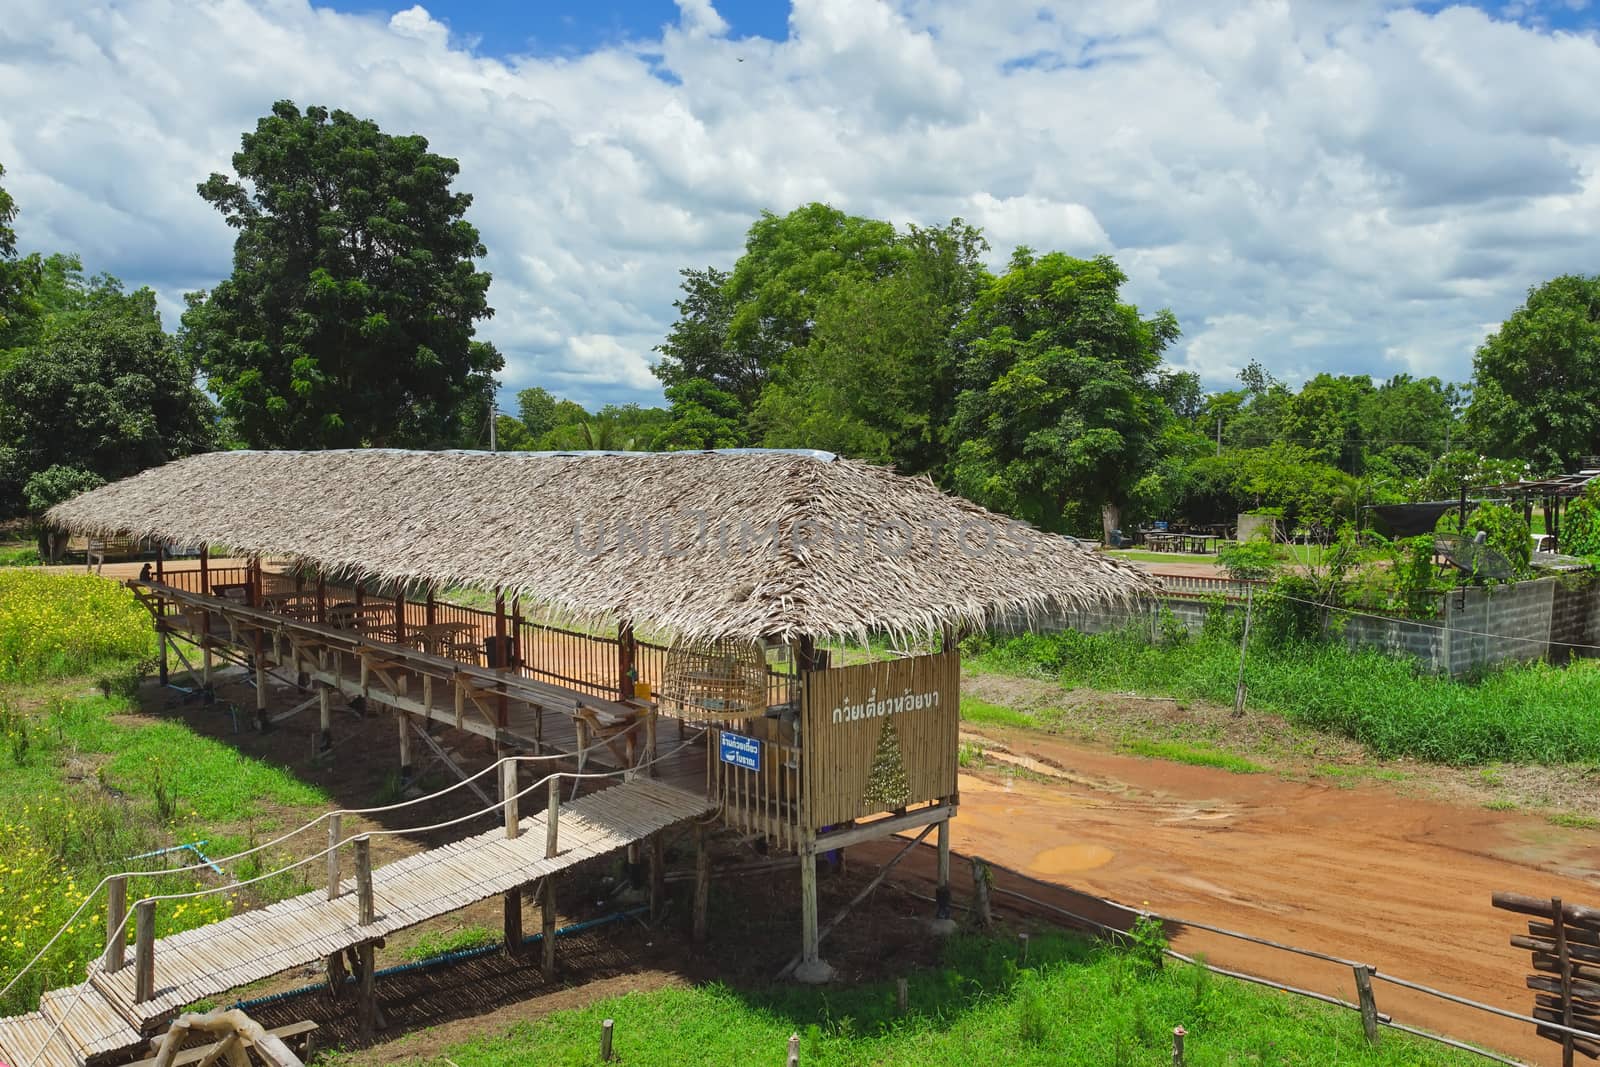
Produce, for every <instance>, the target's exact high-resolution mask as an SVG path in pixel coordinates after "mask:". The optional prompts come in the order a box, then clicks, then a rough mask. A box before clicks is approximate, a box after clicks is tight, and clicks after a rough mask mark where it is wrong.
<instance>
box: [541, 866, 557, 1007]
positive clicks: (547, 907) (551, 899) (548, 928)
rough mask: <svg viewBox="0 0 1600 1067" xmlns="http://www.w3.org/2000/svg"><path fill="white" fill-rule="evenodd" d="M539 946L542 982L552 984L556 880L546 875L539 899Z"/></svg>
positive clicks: (554, 966)
mask: <svg viewBox="0 0 1600 1067" xmlns="http://www.w3.org/2000/svg"><path fill="white" fill-rule="evenodd" d="M539 944H540V947H541V948H543V949H544V959H543V961H542V964H541V966H542V969H543V972H544V980H545V981H547V982H553V981H555V978H556V880H555V876H553V875H548V874H547V875H545V878H544V886H543V891H542V895H541V896H540V898H539Z"/></svg>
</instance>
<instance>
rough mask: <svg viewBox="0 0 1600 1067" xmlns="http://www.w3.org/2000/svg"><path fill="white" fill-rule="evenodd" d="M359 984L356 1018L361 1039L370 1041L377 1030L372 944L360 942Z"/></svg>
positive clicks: (376, 1002) (376, 1001) (376, 1000)
mask: <svg viewBox="0 0 1600 1067" xmlns="http://www.w3.org/2000/svg"><path fill="white" fill-rule="evenodd" d="M360 951H361V986H360V991H359V993H358V994H357V998H356V1018H357V1020H358V1029H359V1031H360V1035H361V1040H362V1041H371V1040H372V1038H373V1036H374V1035H375V1034H376V1033H377V1030H378V999H377V991H376V990H375V989H374V988H373V980H374V979H373V972H374V970H375V968H374V966H373V946H372V942H371V941H363V942H361V950H360Z"/></svg>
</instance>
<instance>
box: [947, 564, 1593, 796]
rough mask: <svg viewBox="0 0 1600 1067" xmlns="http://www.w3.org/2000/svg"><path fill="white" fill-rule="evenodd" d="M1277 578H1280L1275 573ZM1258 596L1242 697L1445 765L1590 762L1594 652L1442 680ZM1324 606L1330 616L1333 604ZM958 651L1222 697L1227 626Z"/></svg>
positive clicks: (1093, 683) (1376, 747) (1020, 667)
mask: <svg viewBox="0 0 1600 1067" xmlns="http://www.w3.org/2000/svg"><path fill="white" fill-rule="evenodd" d="M1287 581H1288V579H1287V578H1285V579H1280V585H1281V584H1283V583H1284V582H1287ZM1270 604H1271V598H1266V599H1265V600H1263V599H1258V600H1257V602H1256V612H1257V615H1256V619H1255V622H1254V624H1253V625H1252V628H1251V634H1252V642H1251V649H1250V652H1249V657H1248V660H1247V665H1246V681H1247V683H1248V686H1249V701H1250V705H1251V706H1252V707H1256V708H1260V709H1262V710H1265V711H1273V712H1278V713H1280V714H1282V715H1284V716H1286V717H1287V718H1289V719H1291V720H1293V721H1294V722H1296V723H1300V724H1302V725H1305V726H1308V727H1311V728H1313V729H1319V730H1328V731H1332V732H1334V733H1339V734H1343V735H1344V736H1347V737H1351V738H1354V739H1355V740H1357V741H1360V742H1361V743H1363V744H1365V745H1367V746H1368V747H1369V748H1371V749H1372V750H1373V752H1374V753H1375V754H1376V755H1378V756H1381V757H1384V758H1395V757H1400V756H1410V757H1414V758H1417V759H1424V760H1429V761H1432V762H1435V763H1446V764H1453V765H1469V764H1480V763H1486V762H1492V761H1497V760H1499V761H1508V762H1520V763H1548V764H1560V763H1579V764H1594V763H1600V721H1597V720H1596V719H1595V717H1594V715H1593V714H1592V712H1591V710H1590V709H1591V708H1592V706H1593V694H1594V692H1595V691H1596V687H1597V686H1600V661H1595V660H1574V661H1573V662H1572V663H1571V664H1570V665H1568V666H1566V667H1552V666H1549V665H1547V664H1543V663H1534V664H1529V665H1524V666H1513V667H1505V668H1502V669H1497V670H1491V671H1488V672H1486V673H1485V674H1484V675H1483V676H1482V677H1481V678H1480V679H1478V680H1476V681H1470V682H1467V681H1453V680H1451V679H1448V678H1439V677H1434V676H1432V675H1422V674H1419V673H1418V672H1417V667H1416V663H1415V661H1414V660H1412V659H1409V658H1406V657H1396V656H1388V655H1385V654H1383V653H1381V652H1378V651H1375V650H1372V649H1358V650H1352V649H1349V648H1346V647H1345V646H1344V645H1342V644H1339V643H1335V642H1322V641H1299V640H1290V639H1286V636H1285V635H1282V634H1279V635H1273V634H1272V633H1271V629H1272V625H1273V624H1272V623H1271V622H1270V621H1269V616H1268V615H1266V614H1265V613H1264V612H1263V608H1264V607H1268V606H1269V605H1270ZM1311 612H1312V613H1313V617H1314V618H1315V619H1316V626H1315V629H1316V630H1318V631H1320V615H1321V613H1322V609H1321V608H1317V607H1314V606H1313V608H1312V609H1311ZM1332 614H1333V615H1334V617H1335V618H1337V615H1338V613H1337V611H1335V612H1333V613H1332ZM1307 628H1310V627H1309V626H1308V627H1307ZM970 663H971V665H973V666H976V667H978V668H980V669H989V670H996V671H1002V672H1006V673H1022V674H1034V675H1044V676H1047V677H1054V678H1057V679H1059V680H1060V681H1061V682H1062V683H1063V684H1066V685H1074V686H1085V687H1088V688H1093V689H1100V690H1105V691H1108V692H1140V693H1158V694H1162V695H1166V696H1171V697H1176V698H1178V699H1198V700H1211V701H1215V702H1217V703H1221V704H1231V703H1232V702H1233V695H1234V683H1235V682H1236V680H1237V678H1238V671H1239V637H1238V634H1237V633H1236V632H1235V633H1228V632H1226V628H1223V627H1218V628H1216V629H1213V628H1210V627H1208V628H1206V630H1205V631H1203V632H1202V633H1201V634H1199V635H1197V636H1196V637H1195V638H1194V639H1193V640H1191V641H1190V642H1189V643H1188V644H1186V645H1182V646H1178V647H1175V648H1172V647H1159V646H1156V645H1153V644H1151V642H1150V639H1149V634H1148V628H1147V627H1138V628H1133V629H1129V630H1126V631H1121V632H1117V633H1110V634H1095V635H1090V634H1082V633H1078V632H1075V631H1062V632H1060V633H1052V634H1023V635H1019V636H1017V637H1013V638H1006V639H1001V640H997V641H995V642H994V644H993V645H992V646H991V647H990V648H989V649H988V650H987V651H985V652H982V653H980V654H979V655H977V656H976V657H975V659H973V660H972V661H970Z"/></svg>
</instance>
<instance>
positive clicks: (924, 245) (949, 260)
mask: <svg viewBox="0 0 1600 1067" xmlns="http://www.w3.org/2000/svg"><path fill="white" fill-rule="evenodd" d="M898 240H899V241H900V243H901V244H902V246H903V247H904V249H905V252H906V254H905V256H904V258H903V259H902V261H901V262H900V264H899V266H898V268H897V269H896V270H895V272H894V273H893V274H890V275H887V276H883V277H861V278H853V279H848V280H846V281H843V282H841V283H840V284H839V287H838V289H837V290H836V291H835V292H834V294H833V295H832V296H831V297H830V298H829V299H828V300H827V301H826V302H825V303H823V304H822V305H821V307H820V308H819V309H818V311H817V316H816V324H815V327H814V329H813V331H812V334H811V337H810V340H809V341H808V343H807V344H806V347H805V348H803V349H800V350H798V351H797V352H796V353H795V354H794V355H793V357H792V359H791V365H790V367H789V369H788V370H787V372H786V373H784V374H781V375H779V376H778V378H777V379H776V380H775V381H774V382H773V383H772V384H771V385H769V386H768V388H767V389H766V391H765V392H764V393H763V394H762V396H761V400H760V404H759V406H758V408H757V411H756V414H755V418H754V422H755V423H756V424H757V425H758V427H759V428H760V431H761V434H762V438H763V441H764V443H765V444H767V445H768V446H772V447H786V448H792V447H809V448H822V449H828V450H830V451H834V452H839V453H843V454H846V455H850V456H855V457H857V458H862V459H868V460H872V461H874V462H880V463H892V464H893V465H894V466H895V467H896V468H897V469H899V470H900V471H901V472H903V473H906V474H928V473H931V474H935V475H937V476H940V477H942V476H943V474H944V471H943V467H944V465H945V461H946V458H947V440H946V435H947V432H948V424H949V420H950V417H951V415H952V413H953V409H954V401H955V394H956V358H955V349H954V345H953V344H952V336H951V331H952V330H953V328H954V327H955V325H956V323H957V322H959V321H960V319H961V318H962V316H964V315H965V314H966V312H967V310H968V309H969V308H970V307H971V305H972V301H973V299H974V297H975V296H976V295H977V292H978V290H979V288H980V287H981V286H982V285H983V284H984V282H985V280H986V279H987V273H986V272H985V271H984V269H983V266H982V264H981V263H980V262H979V257H980V256H981V255H982V254H983V252H984V251H985V250H986V249H987V248H988V244H987V243H986V242H985V241H984V240H983V236H982V234H981V233H980V232H979V231H978V230H977V229H975V228H974V227H972V226H969V225H967V224H966V223H965V222H963V221H962V220H960V219H953V220H951V222H950V224H949V225H948V226H935V227H929V228H926V229H924V228H922V227H918V226H911V227H910V228H909V229H908V231H907V232H906V233H905V234H904V235H903V236H902V237H900V238H899V239H898Z"/></svg>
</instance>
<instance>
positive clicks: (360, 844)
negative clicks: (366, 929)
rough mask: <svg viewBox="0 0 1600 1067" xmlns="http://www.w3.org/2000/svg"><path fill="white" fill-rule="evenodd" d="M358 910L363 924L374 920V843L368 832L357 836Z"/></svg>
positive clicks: (358, 915)
mask: <svg viewBox="0 0 1600 1067" xmlns="http://www.w3.org/2000/svg"><path fill="white" fill-rule="evenodd" d="M355 847H356V912H357V921H358V922H360V923H361V925H362V926H366V925H368V924H369V923H371V922H372V919H373V914H374V912H373V906H372V843H371V840H370V839H369V838H368V837H367V835H366V834H362V835H361V836H360V837H358V838H356V846H355Z"/></svg>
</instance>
